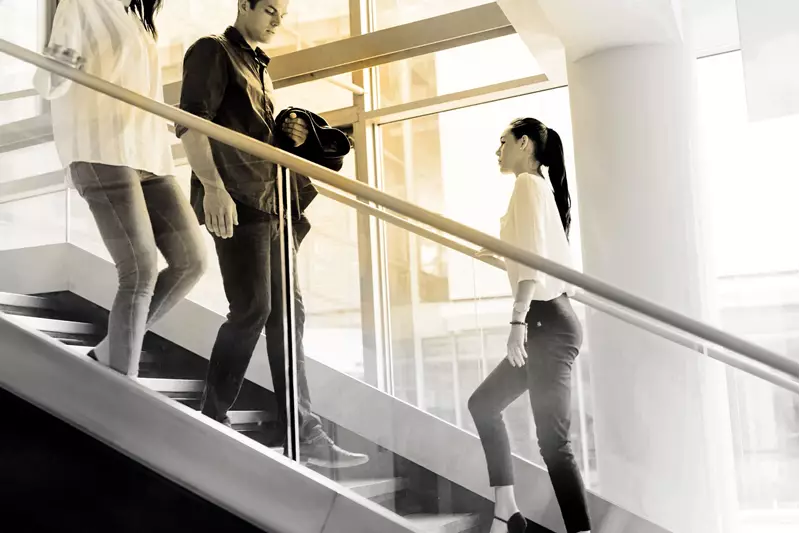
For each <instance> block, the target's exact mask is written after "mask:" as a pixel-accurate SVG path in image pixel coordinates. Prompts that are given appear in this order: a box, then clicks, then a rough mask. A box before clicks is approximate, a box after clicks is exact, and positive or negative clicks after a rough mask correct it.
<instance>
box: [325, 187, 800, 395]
mask: <svg viewBox="0 0 800 533" xmlns="http://www.w3.org/2000/svg"><path fill="white" fill-rule="evenodd" d="M317 190H318V191H319V193H320V194H321V195H322V196H325V197H327V198H330V199H332V200H335V201H336V202H339V203H342V204H345V205H348V206H350V207H353V208H354V209H356V210H357V211H361V212H363V213H366V214H368V215H370V216H374V217H375V218H378V219H381V220H383V221H384V222H388V223H389V224H392V225H395V226H398V227H400V228H403V229H404V230H406V231H409V232H411V233H414V234H416V235H419V236H420V237H423V238H425V239H427V240H429V241H432V242H435V243H438V244H441V245H442V246H445V247H446V248H449V249H451V250H454V251H456V252H460V253H462V254H464V255H466V256H469V257H472V258H473V259H476V260H478V261H482V262H484V263H486V264H487V265H491V266H493V267H495V268H499V269H500V270H505V269H506V265H505V262H504V261H503V260H502V259H501V258H499V257H496V256H493V255H485V254H481V253H480V250H477V249H475V248H471V247H469V246H467V245H466V244H463V243H461V242H458V241H456V240H455V239H452V238H450V237H448V236H446V235H442V234H440V233H437V232H435V231H433V230H431V229H428V228H426V227H425V226H421V225H419V224H416V223H414V222H413V221H410V220H407V219H405V218H403V217H400V216H397V215H395V214H392V213H389V212H387V211H384V210H382V209H378V208H377V207H373V206H371V205H369V204H367V203H364V202H362V201H360V200H358V199H355V198H351V197H349V196H345V195H343V194H341V193H338V192H336V191H334V190H332V189H330V188H329V187H328V186H327V185H320V184H317ZM571 298H572V299H573V300H575V301H577V302H580V303H582V304H584V305H586V306H588V307H592V308H594V309H596V310H598V311H601V312H603V313H605V314H607V315H610V316H613V317H615V318H617V319H619V320H622V321H623V322H627V323H628V324H631V325H632V326H635V327H638V328H641V329H643V330H645V331H648V332H650V333H653V334H654V335H658V336H659V337H662V338H664V339H667V340H669V341H672V342H674V343H676V344H679V345H681V346H684V347H686V348H689V349H690V350H693V351H695V352H698V353H701V354H703V355H707V356H708V357H710V358H712V359H716V360H717V361H720V362H722V363H725V364H726V365H729V366H732V367H734V368H738V369H739V370H743V371H744V372H747V373H748V374H752V375H753V376H756V377H759V378H761V379H764V380H766V381H769V382H770V383H773V384H775V385H777V386H779V387H781V388H784V389H786V390H788V391H791V392H794V393H795V394H797V393H798V392H800V385H799V384H798V381H797V379H792V378H791V377H789V376H787V375H786V374H784V373H782V372H779V371H776V370H774V369H772V368H769V367H767V366H765V365H763V364H761V363H758V362H756V361H753V360H751V359H747V358H745V357H741V356H738V355H737V354H734V353H731V352H729V351H728V350H723V349H720V348H717V347H715V346H710V345H708V344H706V343H703V342H699V341H697V340H696V339H695V338H693V337H692V336H691V335H688V334H687V333H685V332H683V331H680V330H676V329H673V328H670V327H667V326H664V325H663V324H660V323H658V322H654V321H652V320H648V319H646V318H642V317H641V316H639V315H637V314H635V313H630V312H627V311H625V310H624V309H622V308H620V307H618V306H616V305H614V304H612V303H609V302H607V301H605V300H603V299H602V298H597V297H596V296H593V295H591V294H588V293H585V292H576V293H575V294H573V295H572V296H571Z"/></svg>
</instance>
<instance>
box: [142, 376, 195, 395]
mask: <svg viewBox="0 0 800 533" xmlns="http://www.w3.org/2000/svg"><path fill="white" fill-rule="evenodd" d="M138 381H139V383H140V384H142V385H144V386H145V387H147V388H149V389H152V390H154V391H156V392H178V393H181V392H202V391H203V387H204V386H205V382H204V381H203V380H202V379H179V378H139V379H138Z"/></svg>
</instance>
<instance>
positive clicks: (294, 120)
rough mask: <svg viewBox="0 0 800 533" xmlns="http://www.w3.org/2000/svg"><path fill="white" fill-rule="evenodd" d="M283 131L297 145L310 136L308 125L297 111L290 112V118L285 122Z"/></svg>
mask: <svg viewBox="0 0 800 533" xmlns="http://www.w3.org/2000/svg"><path fill="white" fill-rule="evenodd" d="M283 133H285V134H286V135H287V136H288V137H289V138H290V139H291V140H292V142H294V145H295V147H297V146H300V145H301V144H303V143H304V142H306V139H307V138H308V125H307V124H306V121H305V120H303V119H302V118H300V117H298V116H297V114H296V113H289V119H288V120H285V121H284V122H283Z"/></svg>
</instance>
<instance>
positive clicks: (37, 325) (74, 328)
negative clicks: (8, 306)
mask: <svg viewBox="0 0 800 533" xmlns="http://www.w3.org/2000/svg"><path fill="white" fill-rule="evenodd" d="M0 313H2V314H3V315H5V316H6V317H8V318H9V319H10V320H12V321H13V322H17V323H18V324H20V325H23V326H25V327H29V328H32V329H36V330H38V331H41V332H44V333H67V334H70V335H95V334H98V333H100V328H98V327H97V325H95V324H92V323H90V322H75V321H72V320H59V319H55V318H40V317H36V316H25V315H15V314H14V313H8V312H5V311H0Z"/></svg>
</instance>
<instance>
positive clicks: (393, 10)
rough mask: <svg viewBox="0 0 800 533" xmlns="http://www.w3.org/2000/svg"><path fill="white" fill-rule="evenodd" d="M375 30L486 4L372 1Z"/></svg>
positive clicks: (453, 0)
mask: <svg viewBox="0 0 800 533" xmlns="http://www.w3.org/2000/svg"><path fill="white" fill-rule="evenodd" d="M372 1H373V5H374V8H375V29H376V30H382V29H385V28H391V27H392V26H400V25H401V24H408V23H410V22H416V21H418V20H423V19H428V18H432V17H436V16H439V15H444V14H446V13H452V12H454V11H460V10H462V9H467V8H470V7H477V6H480V5H483V4H488V3H490V2H487V1H486V0H447V1H446V2H444V1H442V0H372Z"/></svg>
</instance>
